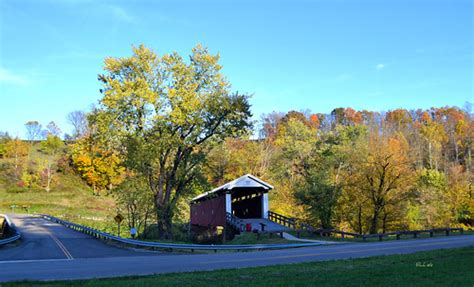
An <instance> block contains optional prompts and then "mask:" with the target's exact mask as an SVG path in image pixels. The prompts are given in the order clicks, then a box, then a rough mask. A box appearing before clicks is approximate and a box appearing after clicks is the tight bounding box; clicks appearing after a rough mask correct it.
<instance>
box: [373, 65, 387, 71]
mask: <svg viewBox="0 0 474 287" xmlns="http://www.w3.org/2000/svg"><path fill="white" fill-rule="evenodd" d="M375 69H377V71H381V70H383V69H385V65H384V64H377V65H376V66H375Z"/></svg>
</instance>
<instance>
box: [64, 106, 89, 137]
mask: <svg viewBox="0 0 474 287" xmlns="http://www.w3.org/2000/svg"><path fill="white" fill-rule="evenodd" d="M67 119H68V122H69V123H70V124H71V125H72V126H73V133H72V138H73V139H78V138H81V137H83V136H84V135H85V134H86V131H87V116H86V114H85V113H84V112H83V111H73V112H70V113H69V114H68V115H67Z"/></svg>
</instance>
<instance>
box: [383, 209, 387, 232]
mask: <svg viewBox="0 0 474 287" xmlns="http://www.w3.org/2000/svg"><path fill="white" fill-rule="evenodd" d="M387 216H388V214H387V213H385V212H384V214H383V219H382V220H383V221H382V233H385V232H386V231H387Z"/></svg>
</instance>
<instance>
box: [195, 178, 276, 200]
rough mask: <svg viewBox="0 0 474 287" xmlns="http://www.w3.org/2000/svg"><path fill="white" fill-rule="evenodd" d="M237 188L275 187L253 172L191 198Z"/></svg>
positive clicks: (268, 188) (267, 188)
mask: <svg viewBox="0 0 474 287" xmlns="http://www.w3.org/2000/svg"><path fill="white" fill-rule="evenodd" d="M236 188H263V189H265V190H271V189H273V186H272V185H271V184H269V183H267V182H265V181H263V180H261V179H259V178H257V177H255V176H253V175H251V174H246V175H244V176H241V177H239V178H237V179H234V180H233V181H231V182H228V183H226V184H223V185H221V186H219V187H216V188H214V189H213V190H211V191H208V192H205V193H203V194H200V195H198V196H196V197H195V198H193V199H192V200H191V202H193V201H196V200H199V199H201V198H205V197H208V196H210V195H212V194H216V193H219V192H224V191H232V190H233V189H236Z"/></svg>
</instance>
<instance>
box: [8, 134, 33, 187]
mask: <svg viewBox="0 0 474 287" xmlns="http://www.w3.org/2000/svg"><path fill="white" fill-rule="evenodd" d="M4 152H5V157H6V158H8V159H13V173H14V175H15V177H17V178H18V177H20V175H21V173H22V169H23V163H24V157H25V156H27V155H28V152H29V148H28V145H27V144H26V143H24V142H23V141H22V140H20V139H19V138H15V139H12V140H8V141H7V142H6V143H5V145H4Z"/></svg>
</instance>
